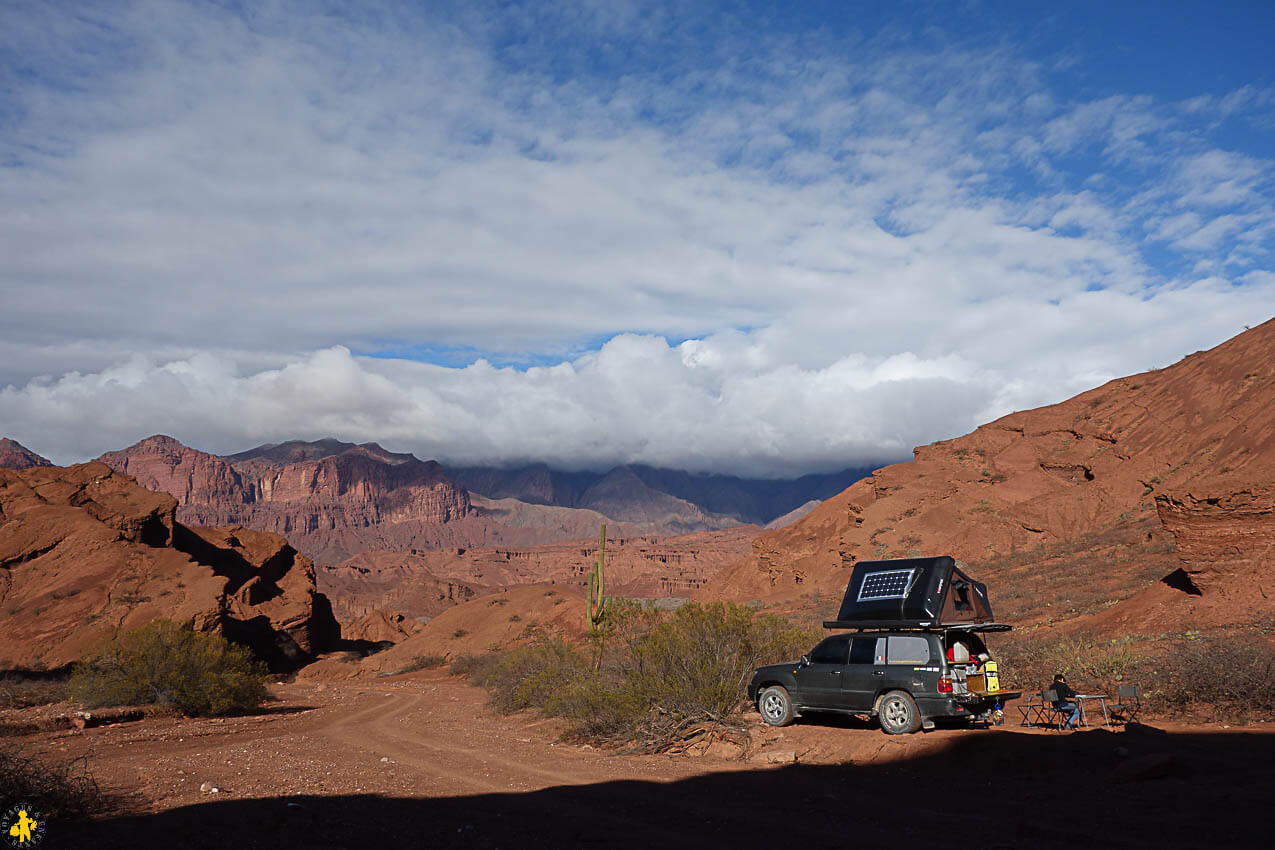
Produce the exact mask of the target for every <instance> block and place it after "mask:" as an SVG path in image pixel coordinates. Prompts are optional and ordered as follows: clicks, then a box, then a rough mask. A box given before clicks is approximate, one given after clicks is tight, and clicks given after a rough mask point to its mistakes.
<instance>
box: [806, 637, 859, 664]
mask: <svg viewBox="0 0 1275 850" xmlns="http://www.w3.org/2000/svg"><path fill="white" fill-rule="evenodd" d="M849 644H850V636H849V635H833V636H832V637H830V638H827V639H826V640H824V641H823V642H822V643H820V644H819V645H818V646H816V647H815V648H814V649H812V650H810V663H811V664H845V663H846V653H847V652H848V651H849V649H850V646H849Z"/></svg>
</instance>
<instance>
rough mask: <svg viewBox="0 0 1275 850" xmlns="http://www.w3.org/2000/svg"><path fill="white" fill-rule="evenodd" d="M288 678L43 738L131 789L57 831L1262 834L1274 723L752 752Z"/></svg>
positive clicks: (863, 742) (862, 837) (620, 842)
mask: <svg viewBox="0 0 1275 850" xmlns="http://www.w3.org/2000/svg"><path fill="white" fill-rule="evenodd" d="M276 692H277V693H278V694H279V696H280V697H281V701H280V703H278V704H277V705H276V706H274V708H273V709H272V710H271V711H269V712H267V713H265V714H261V715H257V716H253V717H239V718H226V719H210V720H182V719H177V718H154V719H149V720H145V721H142V722H136V723H123V724H119V725H117V726H112V727H104V728H97V729H88V730H85V731H82V732H71V731H65V732H53V733H41V734H38V735H35V736H31V737H30V738H28V739H27V743H28V744H29V745H30V746H32V747H33V748H37V749H43V750H45V751H48V752H50V753H52V754H55V755H63V756H76V755H89V756H90V757H91V759H92V769H93V772H94V774H95V775H96V776H97V777H98V779H99V781H100V782H101V783H102V784H103V786H104V787H105V788H106V789H107V790H108V791H110V792H112V793H116V794H120V795H126V796H127V798H128V806H129V809H128V811H126V812H124V813H122V814H121V815H119V816H116V817H112V818H109V819H104V820H101V821H98V822H95V823H91V824H81V825H71V824H51V825H50V826H51V828H52V829H51V833H50V835H51V838H50V843H49V845H48V846H52V847H58V846H67V847H83V846H92V847H93V848H94V850H101V848H109V847H128V848H137V847H210V848H211V847H224V846H234V847H236V848H252V847H262V848H267V847H269V848H279V847H294V846H295V847H364V846H409V847H436V846H445V847H446V846H458V847H575V846H590V847H638V846H641V847H649V846H652V845H655V844H663V845H666V846H672V847H683V846H700V847H705V846H707V847H716V846H736V847H737V846H749V845H752V844H756V843H758V842H761V841H766V840H781V841H782V842H783V843H785V844H790V845H791V846H794V847H838V848H844V847H846V846H847V845H848V844H859V843H861V842H864V841H877V842H883V843H885V844H887V845H889V846H891V847H912V846H932V845H933V844H934V843H935V842H936V841H942V842H943V843H944V845H945V846H947V847H952V848H961V847H980V848H986V847H1019V846H1024V845H1026V844H1031V845H1034V846H1037V847H1051V846H1069V845H1070V846H1075V845H1083V846H1086V847H1107V846H1111V847H1116V846H1119V847H1157V848H1163V847H1166V846H1175V847H1176V846H1181V847H1197V846H1198V847H1204V846H1211V847H1218V846H1237V847H1249V846H1251V847H1259V846H1260V847H1267V846H1269V841H1268V840H1266V836H1265V835H1264V834H1263V832H1262V831H1261V830H1262V828H1263V827H1264V824H1262V823H1260V822H1259V821H1260V817H1259V814H1260V813H1261V812H1263V811H1264V809H1263V808H1261V807H1262V806H1265V805H1266V804H1265V802H1264V801H1265V798H1266V791H1265V789H1266V788H1267V787H1268V782H1267V776H1266V765H1267V764H1269V762H1270V757H1271V756H1272V755H1275V735H1273V734H1271V730H1270V729H1266V728H1262V729H1258V730H1256V731H1254V730H1248V731H1241V730H1216V731H1209V732H1201V731H1199V730H1186V729H1182V730H1177V729H1175V730H1174V732H1173V733H1164V732H1160V731H1155V730H1145V729H1144V730H1139V731H1135V732H1128V733H1118V734H1113V733H1109V732H1105V731H1092V732H1084V733H1079V734H1076V735H1061V734H1053V733H1050V734H1045V733H1038V732H1029V733H1023V732H1020V731H1018V730H1017V729H1016V728H1014V727H1008V728H1006V729H1004V730H990V731H983V730H953V729H949V730H939V731H937V732H933V733H928V734H921V735H913V736H908V737H905V738H892V737H887V736H885V735H883V734H882V733H881V732H880V731H878V730H876V729H873V728H870V727H868V726H867V725H866V724H863V723H860V722H857V721H840V720H832V721H828V722H824V723H821V722H818V721H811V722H805V723H801V724H799V725H796V726H793V727H789V728H787V729H784V730H771V729H763V728H760V727H759V729H758V732H759V734H758V735H757V747H756V748H755V751H754V755H755V756H758V755H760V756H761V758H760V759H757V760H753V761H743V760H739V759H727V758H721V757H718V756H713V755H708V756H702V757H687V756H676V757H675V756H619V755H614V754H610V753H604V752H601V751H599V750H597V749H593V748H591V747H587V746H580V745H574V744H567V743H564V742H562V741H561V740H559V727H558V726H557V724H556V723H555V722H553V721H545V720H542V719H537V718H535V717H534V716H531V715H515V716H513V717H503V716H500V715H496V714H494V713H492V712H491V711H490V710H489V709H488V708H486V706H485V700H484V695H483V694H482V692H480V691H479V690H477V689H476V688H473V687H470V686H468V685H466V684H464V683H463V682H461V681H460V680H457V679H455V678H452V677H449V676H447V675H445V674H442V673H439V672H423V673H417V674H411V675H408V676H403V677H396V678H392V679H385V680H381V681H378V682H376V683H374V684H368V683H352V682H341V683H334V684H306V683H297V684H290V685H281V686H277V687H276ZM789 753H791V754H792V755H794V756H796V757H797V759H798V763H797V764H787V765H770V764H767V763H766V762H767V758H766V754H770V755H771V759H772V760H775V759H777V760H781V761H782V760H787V759H788V758H789V756H788V755H787V754H789ZM1122 771H1123V773H1122ZM201 788H202V790H201ZM213 788H216V789H217V790H216V791H213V790H212V789H213ZM1210 811H1211V812H1212V815H1210ZM1219 812H1224V813H1225V817H1221V818H1219V817H1217V816H1216V814H1217V813H1219Z"/></svg>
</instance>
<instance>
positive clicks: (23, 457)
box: [0, 437, 53, 469]
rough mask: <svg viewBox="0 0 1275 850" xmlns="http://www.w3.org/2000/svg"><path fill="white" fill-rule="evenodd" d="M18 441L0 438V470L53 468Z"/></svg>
mask: <svg viewBox="0 0 1275 850" xmlns="http://www.w3.org/2000/svg"><path fill="white" fill-rule="evenodd" d="M52 465H53V464H52V463H51V462H50V461H48V460H46V459H45V458H42V457H40V456H39V455H38V454H36V453H35V452H33V451H31V450H30V449H28V448H27V447H26V446H24V445H22V444H21V443H19V442H18V441H17V440H10V439H9V438H8V437H0V469H30V468H31V467H33V466H52Z"/></svg>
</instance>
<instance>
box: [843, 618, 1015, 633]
mask: <svg viewBox="0 0 1275 850" xmlns="http://www.w3.org/2000/svg"><path fill="white" fill-rule="evenodd" d="M823 627H824V628H825V629H852V630H854V631H857V632H908V631H911V632H947V631H959V632H1007V631H1009V630H1010V629H1012V628H1013V626H1010V625H1007V624H1006V623H918V622H917V621H916V620H824V623H823Z"/></svg>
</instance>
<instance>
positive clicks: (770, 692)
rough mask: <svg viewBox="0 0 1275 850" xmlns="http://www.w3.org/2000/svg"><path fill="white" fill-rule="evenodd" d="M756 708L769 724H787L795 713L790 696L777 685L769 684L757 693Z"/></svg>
mask: <svg viewBox="0 0 1275 850" xmlns="http://www.w3.org/2000/svg"><path fill="white" fill-rule="evenodd" d="M757 710H758V711H759V712H761V719H762V720H764V721H766V723H768V724H770V725H771V726H787V725H788V724H789V723H792V719H793V716H794V715H795V714H796V712H794V711H793V707H792V697H790V696H788V691H787V689H785V688H782V687H780V686H779V685H771V686H770V687H769V688H766V689H764V690H763V691H762V692H761V693H760V694H758V695H757Z"/></svg>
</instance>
